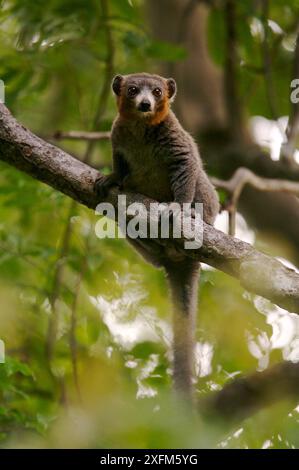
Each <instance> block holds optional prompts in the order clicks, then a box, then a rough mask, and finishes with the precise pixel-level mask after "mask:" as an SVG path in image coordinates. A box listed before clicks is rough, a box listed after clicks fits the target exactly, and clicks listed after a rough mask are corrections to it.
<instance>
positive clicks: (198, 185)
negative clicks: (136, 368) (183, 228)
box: [98, 73, 219, 397]
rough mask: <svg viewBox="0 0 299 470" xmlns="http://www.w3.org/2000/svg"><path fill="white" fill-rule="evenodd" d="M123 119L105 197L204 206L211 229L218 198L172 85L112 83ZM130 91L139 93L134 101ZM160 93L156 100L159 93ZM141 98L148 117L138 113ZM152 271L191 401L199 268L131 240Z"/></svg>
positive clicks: (146, 79)
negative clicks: (124, 195) (158, 275)
mask: <svg viewBox="0 0 299 470" xmlns="http://www.w3.org/2000/svg"><path fill="white" fill-rule="evenodd" d="M112 87H113V91H114V93H115V94H116V97H117V105H118V111H119V114H118V116H117V118H116V119H115V121H114V124H113V127H112V147H113V173H112V174H111V175H110V176H108V177H105V179H104V180H103V177H101V179H100V180H99V185H98V191H100V192H101V195H102V196H103V195H104V193H105V192H106V191H107V190H108V189H109V187H110V186H111V185H113V184H120V185H121V186H122V187H123V188H124V189H125V190H128V191H134V192H137V193H138V192H139V193H141V194H144V195H146V196H148V197H150V198H152V199H154V200H157V201H159V202H171V201H175V202H178V203H180V204H182V203H185V202H189V203H195V202H202V203H203V218H204V220H205V222H207V223H210V224H212V223H213V222H214V220H215V217H216V215H217V213H218V211H219V203H218V197H217V193H216V192H215V190H214V188H213V186H212V184H211V183H210V181H209V179H208V176H207V175H206V173H205V171H204V169H203V165H202V161H201V158H200V155H199V152H198V148H197V146H196V144H195V142H194V140H193V139H192V137H191V136H190V134H188V133H187V132H186V131H185V130H184V129H183V128H182V126H181V125H180V123H179V122H178V120H177V118H176V117H175V115H174V114H173V112H172V111H171V110H170V103H171V101H172V100H173V98H174V96H175V93H176V84H175V81H174V80H173V79H165V78H163V77H160V76H158V75H150V74H145V73H141V74H133V75H127V76H121V75H118V76H116V77H115V79H114V81H113V85H112ZM130 87H131V90H132V87H135V88H136V89H137V90H138V93H136V95H134V96H131V95H130ZM157 87H158V88H160V89H161V90H162V93H161V96H159V97H156V96H154V95H155V93H154V91H155V89H156V88H157ZM143 96H144V97H145V98H146V99H147V100H148V101H149V102H150V104H151V108H150V111H149V112H142V111H141V110H140V109H139V103H140V99H143ZM129 241H130V242H131V243H132V245H133V246H134V248H135V249H136V250H137V251H138V252H139V253H140V254H141V255H142V256H143V257H144V258H145V259H146V260H147V261H149V262H150V263H152V264H153V265H154V266H161V267H163V268H164V269H165V271H166V275H167V278H168V280H169V284H170V289H171V292H172V299H173V305H174V313H173V322H174V328H173V329H174V347H173V349H174V382H175V387H176V389H177V390H179V391H180V392H184V393H185V394H187V395H189V397H190V395H191V389H192V367H193V350H194V329H195V315H196V305H197V284H198V275H199V269H200V265H199V263H198V262H197V261H195V260H192V259H190V258H189V257H185V258H184V257H183V259H173V258H170V257H169V256H170V255H169V253H167V252H165V251H163V249H162V248H161V250H160V251H158V252H157V253H155V254H153V252H152V250H151V251H148V250H147V246H149V245H150V244H152V243H151V240H146V239H143V240H138V239H137V240H129Z"/></svg>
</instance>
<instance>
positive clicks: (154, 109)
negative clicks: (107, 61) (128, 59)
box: [112, 73, 176, 121]
mask: <svg viewBox="0 0 299 470" xmlns="http://www.w3.org/2000/svg"><path fill="white" fill-rule="evenodd" d="M112 89H113V91H114V93H115V95H116V96H117V100H118V107H119V111H120V113H121V114H123V115H126V116H128V117H131V118H132V117H136V118H139V119H143V118H149V119H152V120H153V119H155V120H156V121H157V117H159V116H160V117H161V115H162V114H165V111H166V110H167V111H168V107H169V103H170V102H171V101H173V99H174V97H175V93H176V83H175V81H174V80H173V79H172V78H169V79H166V78H163V77H160V76H159V75H150V74H146V73H140V74H139V73H138V74H132V75H125V76H122V75H117V76H116V77H115V78H114V79H113V82H112Z"/></svg>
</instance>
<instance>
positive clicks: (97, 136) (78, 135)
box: [52, 131, 111, 141]
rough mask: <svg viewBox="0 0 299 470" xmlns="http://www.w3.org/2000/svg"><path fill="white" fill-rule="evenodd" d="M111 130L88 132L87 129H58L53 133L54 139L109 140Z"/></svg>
mask: <svg viewBox="0 0 299 470" xmlns="http://www.w3.org/2000/svg"><path fill="white" fill-rule="evenodd" d="M110 136H111V133H110V132H108V131H107V132H87V131H64V132H63V131H57V132H55V133H54V134H53V136H52V139H53V140H95V141H99V140H109V139H110Z"/></svg>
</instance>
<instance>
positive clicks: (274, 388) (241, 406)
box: [199, 362, 299, 423]
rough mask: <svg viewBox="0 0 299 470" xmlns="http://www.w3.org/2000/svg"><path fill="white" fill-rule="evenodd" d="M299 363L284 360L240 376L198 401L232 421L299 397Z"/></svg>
mask: <svg viewBox="0 0 299 470" xmlns="http://www.w3.org/2000/svg"><path fill="white" fill-rule="evenodd" d="M298 394H299V363H292V362H282V363H280V364H276V365H274V366H272V367H270V368H269V369H266V370H264V371H263V372H254V373H253V374H250V375H247V376H246V377H239V378H237V379H235V380H233V381H232V382H230V383H228V384H227V385H224V387H223V388H222V390H220V391H219V392H214V393H211V394H209V396H208V397H207V398H205V399H203V400H200V402H199V409H200V411H201V412H202V413H203V414H205V415H208V416H209V417H211V416H214V417H215V418H216V419H219V418H220V419H223V420H224V421H225V423H232V422H235V421H237V420H240V419H244V418H247V417H249V416H250V415H252V414H253V413H255V412H257V411H259V410H260V409H262V408H264V407H265V406H269V405H272V404H274V403H275V402H278V401H280V400H282V399H290V400H294V401H298Z"/></svg>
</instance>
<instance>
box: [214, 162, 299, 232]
mask: <svg viewBox="0 0 299 470" xmlns="http://www.w3.org/2000/svg"><path fill="white" fill-rule="evenodd" d="M211 181H212V183H213V184H214V185H215V186H216V187H217V188H218V189H223V190H224V191H226V192H227V193H228V194H229V195H230V198H229V200H228V202H227V203H226V204H225V207H224V208H225V209H227V211H228V213H229V234H230V235H234V234H235V216H236V210H237V204H238V201H239V198H240V196H241V193H242V191H243V189H244V187H245V186H246V185H247V184H248V185H250V186H252V187H253V188H255V189H258V190H259V191H268V192H283V193H289V194H293V195H294V196H298V197H299V183H296V182H294V181H288V180H278V179H267V178H261V177H260V176H257V175H255V174H254V173H253V172H252V171H250V170H248V168H243V167H241V168H238V169H237V170H236V171H235V173H234V174H233V176H232V177H231V178H230V179H229V180H227V181H223V180H220V179H218V178H211Z"/></svg>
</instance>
